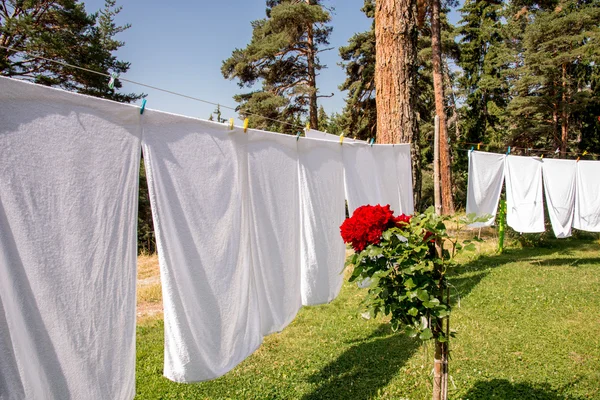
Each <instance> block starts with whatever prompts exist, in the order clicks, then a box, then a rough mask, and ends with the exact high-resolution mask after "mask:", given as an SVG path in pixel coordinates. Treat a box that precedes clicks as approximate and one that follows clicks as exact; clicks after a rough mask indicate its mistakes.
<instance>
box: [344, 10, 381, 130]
mask: <svg viewBox="0 0 600 400" xmlns="http://www.w3.org/2000/svg"><path fill="white" fill-rule="evenodd" d="M361 11H363V12H364V13H365V14H366V15H367V17H369V18H374V17H375V2H374V0H365V3H364V6H363V8H362V9H361ZM339 52H340V57H341V58H342V60H343V63H342V66H343V67H344V69H345V71H346V80H345V81H344V83H342V84H341V85H340V90H342V91H348V95H347V97H346V106H345V107H344V112H343V117H342V119H341V125H342V128H343V130H344V131H345V133H346V134H347V135H349V136H351V137H356V138H359V139H363V140H364V139H368V138H370V137H376V135H377V106H376V104H375V23H374V22H373V24H372V25H371V29H370V30H368V31H366V32H362V33H357V34H355V35H354V36H352V37H351V38H350V39H349V40H348V45H347V46H343V47H340V49H339Z"/></svg>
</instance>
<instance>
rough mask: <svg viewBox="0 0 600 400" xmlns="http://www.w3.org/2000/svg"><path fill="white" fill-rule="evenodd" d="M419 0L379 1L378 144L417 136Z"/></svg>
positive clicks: (377, 57) (377, 4)
mask: <svg viewBox="0 0 600 400" xmlns="http://www.w3.org/2000/svg"><path fill="white" fill-rule="evenodd" d="M416 39H417V24H416V0H378V1H377V3H376V7H375V44H376V46H375V47H376V50H375V59H376V64H375V101H376V103H377V143H410V142H412V140H413V138H414V137H415V135H414V133H415V131H416V130H417V119H416V112H415V100H416V97H415V94H416V93H415V77H416V55H417V52H416V47H417V46H416V44H417V42H416Z"/></svg>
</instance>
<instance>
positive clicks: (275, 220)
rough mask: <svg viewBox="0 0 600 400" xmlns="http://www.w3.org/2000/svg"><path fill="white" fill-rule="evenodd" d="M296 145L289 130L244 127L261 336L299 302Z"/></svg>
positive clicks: (281, 324)
mask: <svg viewBox="0 0 600 400" xmlns="http://www.w3.org/2000/svg"><path fill="white" fill-rule="evenodd" d="M297 146H298V141H297V140H296V138H295V137H294V136H291V135H282V134H277V133H269V132H263V131H255V130H248V167H247V170H248V174H249V181H248V183H249V185H250V190H249V194H250V202H249V204H250V214H251V227H252V233H251V246H250V248H251V253H252V266H253V270H254V275H255V279H256V289H257V294H258V300H259V309H260V319H261V325H262V333H263V334H264V335H267V334H270V333H273V332H278V331H281V330H282V329H283V328H285V327H286V326H287V325H288V324H289V323H290V322H291V321H292V320H293V319H294V318H295V316H296V314H297V312H298V310H299V309H300V307H301V306H302V297H301V283H300V282H301V272H300V195H299V187H298V150H297Z"/></svg>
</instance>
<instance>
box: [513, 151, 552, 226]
mask: <svg viewBox="0 0 600 400" xmlns="http://www.w3.org/2000/svg"><path fill="white" fill-rule="evenodd" d="M505 181H506V223H507V224H508V226H510V227H511V228H513V229H514V230H515V231H517V232H521V233H540V232H544V230H545V227H544V200H543V194H542V160H541V159H539V158H533V157H521V156H511V155H509V156H506V172H505Z"/></svg>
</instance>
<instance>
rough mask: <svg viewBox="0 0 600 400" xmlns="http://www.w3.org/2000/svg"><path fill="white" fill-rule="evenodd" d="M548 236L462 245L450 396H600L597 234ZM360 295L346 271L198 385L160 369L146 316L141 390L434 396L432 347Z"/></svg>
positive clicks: (140, 340) (226, 395)
mask: <svg viewBox="0 0 600 400" xmlns="http://www.w3.org/2000/svg"><path fill="white" fill-rule="evenodd" d="M550 244H551V246H552V247H549V248H543V249H539V248H524V249H509V250H507V251H506V252H505V253H504V254H502V255H499V256H494V255H486V252H488V251H489V250H490V249H492V248H493V247H494V246H493V245H486V244H482V246H481V248H480V250H479V253H476V254H474V255H473V254H472V255H466V256H464V258H463V263H462V265H461V267H460V268H459V269H458V270H457V271H456V272H455V273H454V274H453V276H452V278H451V283H452V285H453V289H452V301H453V303H454V307H455V308H454V313H453V317H452V326H453V328H454V329H456V330H457V337H456V339H454V340H453V341H452V342H451V345H450V350H451V357H452V359H451V363H450V374H451V376H452V382H451V384H450V398H451V399H471V400H473V399H525V400H526V399H542V400H544V399H545V400H559V399H565V400H566V399H577V400H578V399H600V258H599V257H600V253H599V250H600V245H598V243H597V241H590V240H587V241H586V240H572V239H567V240H561V241H551V242H550ZM363 295H364V292H363V290H361V289H358V288H357V287H356V286H355V285H352V284H349V283H347V282H346V283H345V284H344V287H343V289H342V292H341V294H340V296H339V297H338V298H337V299H336V300H335V301H334V302H332V303H331V304H329V305H323V306H317V307H305V308H303V309H302V310H301V311H300V313H299V314H298V317H297V318H296V319H295V320H294V322H293V323H292V324H291V325H290V326H289V327H288V328H286V329H285V330H284V331H283V332H282V333H279V334H274V335H271V336H269V337H267V338H265V341H264V343H263V346H262V347H261V348H260V349H259V350H258V351H257V352H256V353H255V354H253V355H252V356H251V357H249V358H248V359H246V360H245V361H244V362H242V363H241V364H240V365H238V366H237V367H236V368H235V369H234V370H233V371H231V372H229V373H228V374H226V375H225V376H223V377H221V378H219V379H216V380H213V381H210V382H203V383H198V384H190V385H186V384H177V383H174V382H171V381H169V380H167V379H166V378H163V377H162V367H163V323H162V319H154V320H148V321H147V322H145V323H142V324H141V325H140V326H138V336H137V394H138V397H137V398H139V399H158V398H160V399H174V398H178V399H181V398H185V399H191V398H197V399H242V398H243V399H308V400H310V399H369V398H376V399H411V400H414V399H429V398H430V397H431V386H432V383H431V375H430V370H431V367H432V358H433V348H432V346H427V345H421V344H420V343H419V342H418V341H415V340H413V339H410V338H408V337H406V336H405V335H403V334H402V333H393V332H391V330H390V328H389V326H388V325H387V324H386V323H385V321H382V320H368V321H367V320H364V319H363V318H361V317H360V311H361V310H360V301H361V299H362V297H363Z"/></svg>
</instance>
